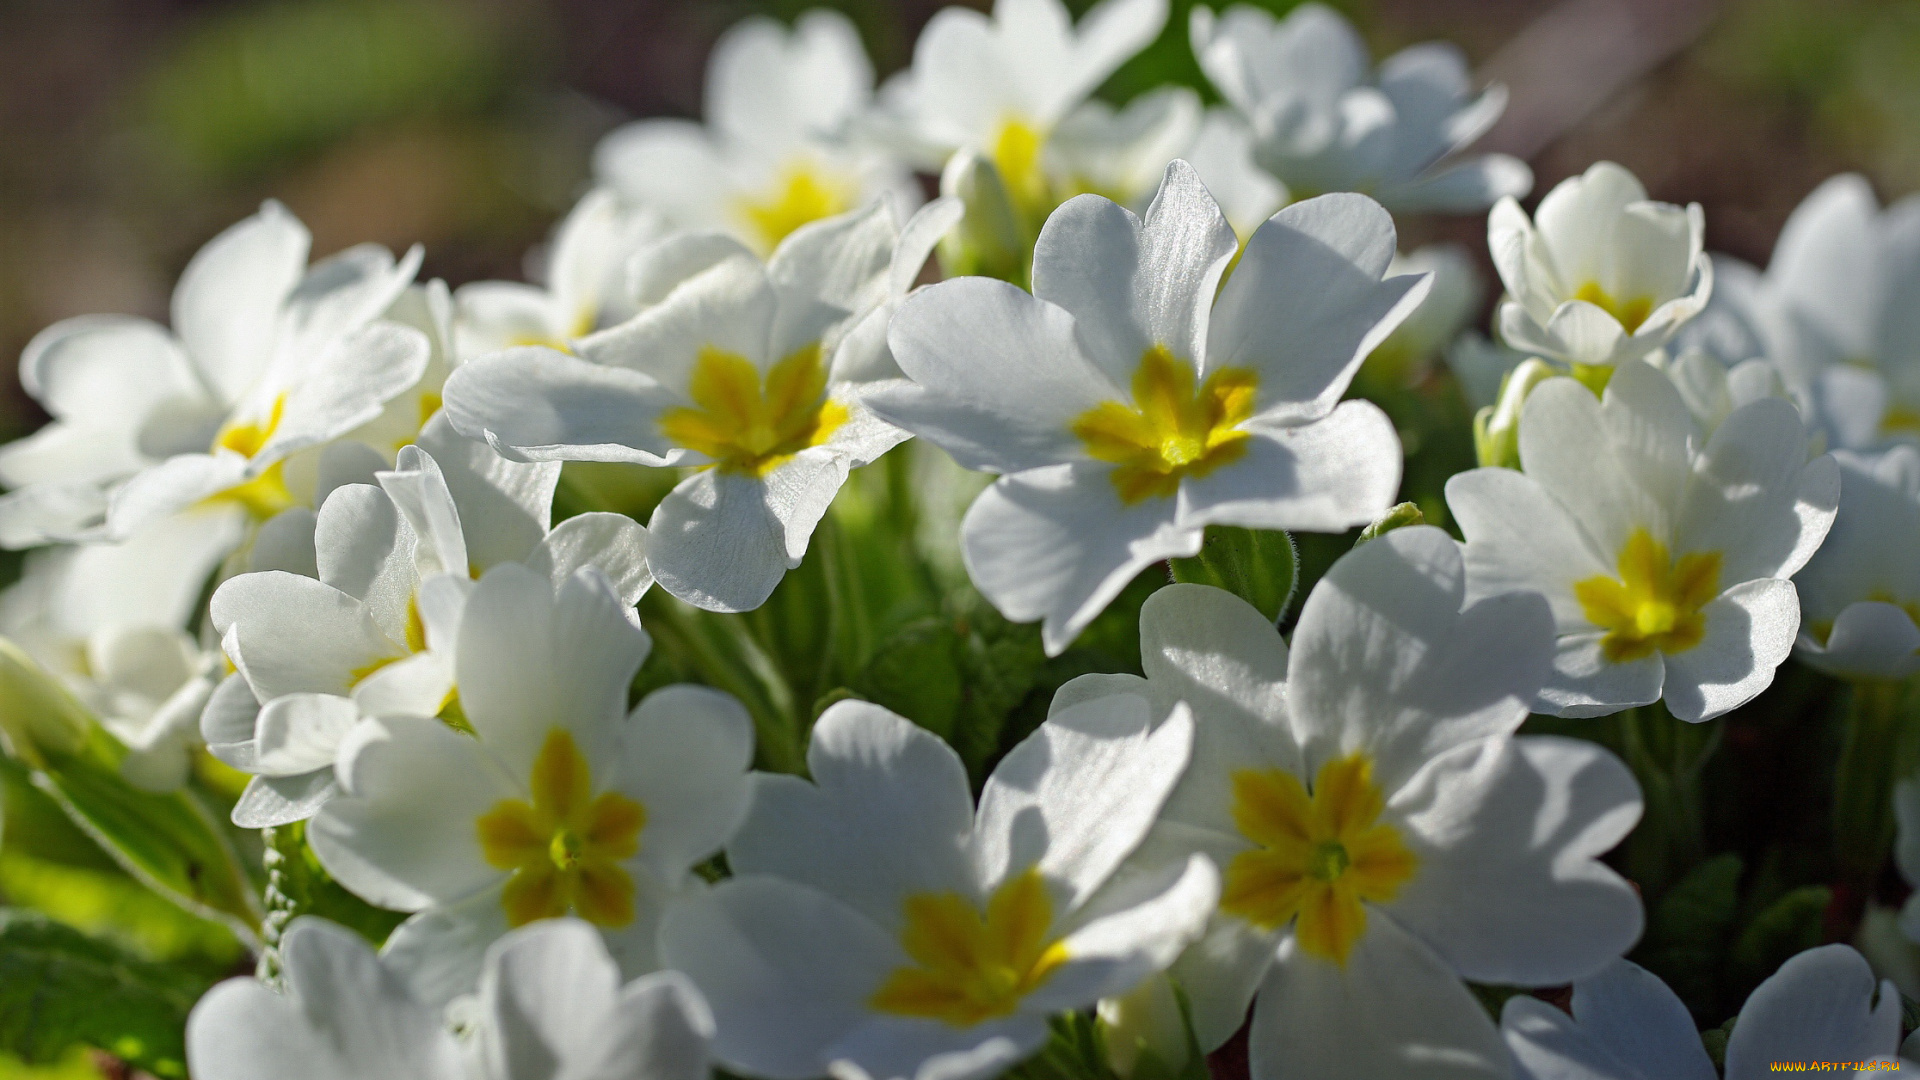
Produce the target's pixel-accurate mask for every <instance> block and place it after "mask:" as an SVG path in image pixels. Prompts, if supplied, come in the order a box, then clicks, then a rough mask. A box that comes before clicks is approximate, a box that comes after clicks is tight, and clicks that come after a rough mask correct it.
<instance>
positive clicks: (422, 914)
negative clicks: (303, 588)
mask: <svg viewBox="0 0 1920 1080" xmlns="http://www.w3.org/2000/svg"><path fill="white" fill-rule="evenodd" d="M647 649H648V640H647V636H646V634H645V633H644V632H643V631H642V630H641V629H640V628H639V627H638V626H636V625H635V624H634V623H633V622H632V621H631V620H630V618H629V616H628V611H627V605H626V603H625V602H624V601H623V600H622V599H621V598H620V597H619V596H617V595H615V594H614V592H613V589H612V587H611V586H610V585H609V584H608V583H607V581H606V579H605V578H604V577H603V576H601V575H600V574H599V573H598V572H597V571H595V570H592V569H588V570H582V571H580V572H578V573H576V574H575V575H574V576H573V577H571V578H569V579H567V581H566V583H565V584H563V585H562V586H561V587H560V588H559V590H558V591H557V592H556V591H555V589H554V587H553V585H552V584H551V583H550V582H549V581H548V580H547V579H546V578H545V577H544V576H541V575H538V574H535V573H534V572H533V571H531V570H529V569H527V568H526V567H523V566H520V565H518V564H515V563H504V564H502V565H499V566H496V567H494V568H493V569H492V570H490V571H488V572H487V573H486V575H485V576H483V577H482V578H481V579H480V582H479V584H478V585H476V586H474V587H473V590H472V594H471V595H470V596H469V597H468V599H467V602H466V606H465V609H464V611H463V612H462V613H461V618H460V623H459V627H458V637H457V641H456V656H455V662H454V667H455V680H456V682H457V684H458V685H459V688H460V705H461V713H462V719H463V720H464V722H465V726H466V727H467V728H468V729H469V731H470V733H469V732H468V731H460V730H456V729H455V728H454V727H453V726H451V725H450V724H448V723H446V722H443V721H441V720H437V719H426V718H418V717H394V718H387V719H366V720H362V721H360V722H359V723H358V724H357V725H355V726H354V727H353V728H352V729H351V730H350V731H349V732H348V733H347V734H346V736H345V738H344V739H342V740H341V743H340V749H339V753H338V759H337V765H336V770H337V772H338V774H339V778H340V786H341V788H342V793H341V794H340V795H339V796H338V797H336V798H334V799H333V800H332V801H330V802H328V803H327V804H326V805H325V806H324V807H323V808H322V809H321V810H320V813H319V814H318V815H317V816H316V817H314V818H313V820H312V821H311V822H310V823H309V824H308V827H307V828H308V832H307V837H308V841H309V843H311V844H312V846H313V850H314V853H315V854H316V855H318V856H319V858H320V861H321V863H322V864H323V865H324V866H325V867H326V868H327V870H328V872H329V873H331V874H332V875H333V876H334V877H335V878H336V879H337V880H339V881H340V883H341V884H343V885H345V886H346V887H347V888H348V889H351V890H352V891H353V892H354V893H356V894H357V895H359V896H361V897H362V898H364V899H366V900H367V901H369V902H370V903H373V904H376V905H378V906H380V907H385V908H390V909H394V910H398V911H408V912H414V913H415V914H414V915H413V917H412V918H410V919H408V920H407V921H406V923H404V924H402V925H401V927H400V928H399V929H398V930H396V931H395V932H394V935H393V937H392V938H390V939H389V940H388V943H387V946H386V950H385V951H386V954H387V955H388V956H389V957H390V958H391V959H392V960H393V961H394V962H395V963H396V964H398V965H399V966H400V967H401V968H402V969H403V970H404V971H406V973H407V975H408V977H409V979H410V980H411V982H412V984H413V985H414V987H415V990H416V992H417V993H420V994H421V995H422V996H424V997H426V998H428V999H429V1000H432V1001H436V1002H444V1001H447V1000H449V999H451V998H452V997H454V996H456V995H458V994H460V993H463V992H465V991H467V990H469V989H471V988H472V986H473V985H474V980H475V979H476V978H477V976H478V974H479V964H480V958H481V954H482V953H483V952H484V950H485V947H486V945H487V943H488V942H490V941H492V940H494V939H495V938H497V937H499V936H500V935H501V934H504V933H505V932H506V931H507V930H508V929H509V928H511V927H515V926H520V925H524V924H526V923H529V922H532V921H534V920H537V919H543V918H549V917H553V916H559V915H565V914H568V913H573V914H577V915H579V916H580V917H582V918H584V919H586V920H587V921H588V922H591V923H593V924H594V925H595V926H597V927H599V928H600V930H601V932H602V933H603V934H604V935H605V936H606V937H607V939H608V946H609V948H611V949H612V951H613V954H614V956H615V958H616V959H618V960H619V961H620V965H621V969H622V970H623V971H625V972H627V973H628V974H629V975H635V974H639V973H642V972H645V971H650V970H653V969H654V968H655V967H657V966H658V965H657V964H655V962H654V928H655V926H656V924H657V920H658V919H659V916H660V913H661V910H662V909H663V907H664V906H665V904H666V903H667V901H668V900H669V899H671V898H672V897H673V896H674V895H676V894H678V893H679V892H681V891H683V890H685V889H688V888H697V887H698V885H697V883H698V878H697V877H695V876H694V875H693V873H692V868H693V867H694V866H695V865H697V864H699V863H700V862H701V861H703V860H705V859H707V858H709V857H710V856H712V855H713V854H714V853H715V852H716V851H718V850H719V848H720V846H721V844H723V843H725V842H726V840H727V838H728V837H729V836H730V835H732V833H733V830H734V827H735V826H736V825H737V824H738V822H739V820H740V818H741V815H742V814H743V813H744V812H745V809H746V801H747V780H746V769H747V765H748V763H749V761H750V760H751V758H752V756H753V725H752V721H751V720H749V719H748V717H747V713H746V710H745V709H743V708H741V706H740V704H739V703H738V702H736V701H734V700H733V699H732V698H730V697H728V696H727V695H725V694H722V693H719V692H718V691H714V690H708V689H706V688H704V687H697V686H670V687H667V688H665V689H663V690H657V691H655V692H654V693H652V694H650V695H648V696H647V698H646V699H645V700H644V701H642V702H641V703H640V705H639V706H638V707H637V708H635V709H634V710H633V711H632V712H631V713H629V712H628V710H627V690H628V687H629V686H630V685H631V683H632V681H633V676H634V673H635V672H636V671H638V670H639V667H640V663H641V661H642V660H643V659H644V658H645V656H646V653H647Z"/></svg>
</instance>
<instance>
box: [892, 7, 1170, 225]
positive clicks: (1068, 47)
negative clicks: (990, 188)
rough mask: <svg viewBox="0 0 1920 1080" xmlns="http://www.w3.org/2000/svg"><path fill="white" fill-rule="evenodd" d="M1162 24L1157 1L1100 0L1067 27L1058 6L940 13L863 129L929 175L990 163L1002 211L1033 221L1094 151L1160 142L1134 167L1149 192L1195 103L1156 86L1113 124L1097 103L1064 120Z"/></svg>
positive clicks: (1066, 15) (1063, 11)
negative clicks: (1151, 158)
mask: <svg viewBox="0 0 1920 1080" xmlns="http://www.w3.org/2000/svg"><path fill="white" fill-rule="evenodd" d="M1166 21H1167V0H1103V2H1102V3H1100V4H1098V5H1096V6H1095V7H1094V8H1093V9H1092V10H1091V11H1088V12H1087V13H1086V15H1085V16H1083V17H1082V18H1081V19H1080V21H1079V23H1078V25H1076V24H1075V23H1074V22H1073V19H1072V16H1071V15H1070V14H1069V13H1068V11H1067V8H1066V5H1065V4H1063V3H1061V2H1060V0H995V3H994V7H993V14H992V16H991V17H989V16H987V15H985V14H983V13H981V12H978V11H973V10H970V9H968V8H964V7H946V8H942V9H940V10H939V11H938V12H936V13H935V14H934V16H933V18H932V19H931V20H930V21H929V22H928V23H927V26H926V29H925V30H923V31H921V33H920V39H919V41H918V42H916V43H915V44H914V50H913V64H912V66H911V67H909V68H908V69H907V70H905V71H902V72H900V73H899V74H897V75H895V76H893V77H892V78H891V79H889V80H887V83H886V85H885V86H883V87H882V88H881V94H880V97H881V100H880V105H879V108H878V111H877V113H876V115H875V116H874V117H873V118H871V121H870V122H871V123H872V124H873V126H874V127H875V128H876V129H877V130H878V132H879V134H880V135H881V137H882V138H883V139H884V140H885V141H887V142H889V143H891V144H892V145H894V146H895V147H896V148H897V149H898V150H899V151H900V152H901V153H902V154H903V155H904V156H906V157H907V158H908V159H910V160H913V161H914V162H915V163H916V164H918V165H919V166H921V167H922V168H925V169H928V170H930V171H941V169H942V167H943V165H947V166H950V163H951V162H952V161H953V159H954V158H955V155H956V154H962V153H964V154H966V155H968V156H972V157H977V158H978V159H981V160H982V161H984V162H987V163H990V164H991V165H992V167H993V171H994V172H995V173H996V174H997V176H998V179H999V182H1000V183H1001V184H1002V185H1003V186H1004V189H1005V193H1006V196H1007V197H1008V198H1009V199H1010V200H1011V202H1012V204H1013V206H1014V207H1015V208H1016V209H1017V210H1018V211H1019V213H1020V214H1022V215H1024V216H1025V217H1027V218H1028V219H1030V220H1031V221H1032V222H1033V223H1034V224H1035V225H1037V224H1038V223H1039V222H1040V221H1042V220H1044V219H1045V217H1046V214H1047V211H1049V210H1051V209H1052V208H1053V207H1054V206H1055V205H1056V204H1057V203H1058V202H1059V201H1060V200H1061V199H1064V198H1066V197H1067V196H1069V195H1072V194H1074V192H1073V191H1072V190H1068V191H1066V192H1065V194H1061V191H1060V189H1061V187H1062V186H1063V185H1066V184H1067V182H1068V181H1070V180H1071V178H1072V173H1073V170H1074V165H1075V163H1076V162H1085V161H1087V160H1088V159H1089V157H1091V156H1096V155H1097V152H1098V148H1099V147H1102V146H1105V147H1107V148H1108V150H1109V151H1118V152H1119V153H1120V154H1121V156H1123V157H1124V156H1137V155H1138V154H1140V153H1141V152H1142V151H1141V150H1140V149H1139V148H1141V147H1143V146H1148V145H1151V144H1153V143H1154V142H1156V141H1159V140H1170V141H1169V146H1168V147H1167V148H1168V149H1171V151H1172V152H1169V153H1167V157H1165V158H1162V159H1161V160H1160V161H1158V162H1149V163H1142V166H1141V167H1143V168H1144V169H1146V170H1148V172H1147V175H1145V176H1143V177H1141V179H1143V180H1144V181H1145V184H1146V190H1151V186H1152V184H1153V182H1154V179H1155V175H1154V174H1157V173H1158V172H1159V170H1160V168H1161V167H1162V166H1164V165H1165V164H1166V162H1167V160H1168V159H1170V158H1171V157H1172V156H1173V154H1174V153H1177V152H1178V150H1179V149H1180V148H1179V147H1178V146H1174V145H1171V144H1172V143H1178V142H1180V141H1182V140H1181V138H1180V134H1179V133H1180V132H1182V131H1184V132H1186V133H1187V134H1188V135H1189V136H1190V134H1191V131H1192V126H1193V125H1194V124H1195V123H1197V121H1198V112H1199V107H1198V103H1197V101H1196V100H1194V99H1192V98H1191V97H1189V96H1187V95H1185V94H1182V93H1180V92H1178V91H1171V90H1162V91H1159V92H1156V93H1153V94H1148V95H1144V96H1143V98H1142V99H1141V101H1137V102H1135V103H1134V104H1133V105H1131V106H1129V107H1128V108H1127V109H1125V110H1122V112H1121V113H1120V115H1119V117H1118V118H1115V117H1113V115H1112V113H1111V110H1109V109H1107V107H1105V106H1102V105H1095V106H1092V108H1091V110H1090V111H1088V112H1087V113H1086V114H1085V115H1082V116H1074V117H1073V119H1072V120H1071V121H1070V122H1069V117H1070V115H1072V114H1074V113H1075V110H1076V109H1079V108H1081V106H1082V104H1083V103H1085V102H1086V101H1087V99H1088V97H1089V96H1091V95H1092V93H1093V92H1094V90H1096V89H1098V88H1099V86H1100V84H1101V83H1103V82H1105V81H1106V80H1107V77H1108V76H1109V75H1112V74H1113V72H1114V71H1115V69H1117V68H1119V66H1120V65H1121V64H1123V63H1125V62H1126V61H1127V60H1128V59H1130V58H1131V57H1132V56H1133V55H1134V54H1135V53H1137V52H1139V51H1140V50H1141V49H1143V48H1145V47H1146V46H1147V45H1148V44H1149V43H1151V42H1152V41H1153V39H1154V38H1155V37H1157V36H1158V35H1159V33H1160V30H1161V28H1162V27H1163V26H1165V25H1166ZM1056 135H1058V136H1060V138H1059V139H1058V140H1056ZM1056 143H1057V144H1056ZM1127 147H1133V148H1135V150H1134V154H1133V155H1128V154H1127V153H1126V150H1125V148H1127ZM1136 172H1137V170H1136ZM1089 179H1092V177H1089ZM946 193H947V194H954V192H952V191H951V190H949V191H947V192H946ZM1028 235H1029V236H1031V235H1032V234H1031V233H1028Z"/></svg>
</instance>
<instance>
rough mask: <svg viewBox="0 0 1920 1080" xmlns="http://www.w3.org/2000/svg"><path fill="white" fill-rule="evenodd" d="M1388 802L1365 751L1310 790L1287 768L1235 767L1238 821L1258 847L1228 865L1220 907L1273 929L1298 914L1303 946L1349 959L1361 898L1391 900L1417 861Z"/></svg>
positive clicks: (1325, 770)
mask: <svg viewBox="0 0 1920 1080" xmlns="http://www.w3.org/2000/svg"><path fill="white" fill-rule="evenodd" d="M1385 808H1386V800H1385V798H1384V796H1382V795H1381V793H1380V788H1379V786H1378V785H1376V784H1375V783H1374V780H1373V762H1372V760H1371V759H1369V758H1368V757H1367V756H1366V755H1365V754H1353V755H1350V756H1348V757H1344V758H1337V759H1335V760H1333V761H1329V762H1327V763H1326V764H1325V765H1322V766H1321V767H1320V772H1319V775H1318V776H1316V777H1315V778H1314V782H1313V792H1312V794H1308V792H1307V789H1306V786H1305V785H1304V784H1302V783H1301V782H1300V779H1299V778H1298V777H1296V776H1294V775H1293V774H1292V773H1290V772H1287V771H1286V770H1284V769H1243V770H1241V771H1240V772H1236V773H1234V774H1233V806H1232V811H1233V820H1234V823H1235V824H1236V825H1238V826H1239V827H1240V832H1241V833H1242V834H1243V835H1244V836H1245V837H1246V838H1247V839H1248V840H1251V841H1253V843H1254V844H1255V845H1256V846H1255V847H1253V848H1251V849H1249V850H1247V851H1243V852H1241V853H1240V854H1238V855H1236V856H1234V858H1233V861H1232V862H1231V863H1228V864H1227V874H1226V880H1225V882H1224V883H1223V884H1222V888H1221V893H1220V910H1222V911H1224V912H1226V913H1227V914H1229V915H1236V916H1239V917H1240V918H1242V919H1245V920H1247V921H1248V922H1250V923H1253V924H1254V925H1255V926H1259V927H1262V928H1263V929H1267V930H1277V929H1280V928H1281V927H1284V926H1286V925H1287V923H1288V922H1290V921H1291V922H1293V924H1294V928H1293V933H1294V937H1295V939H1296V940H1298V941H1299V943H1300V947H1301V948H1302V949H1305V950H1306V951H1307V952H1309V953H1312V954H1314V955H1316V956H1319V957H1322V958H1324V959H1327V960H1332V961H1334V962H1335V963H1339V964H1345V963H1346V961H1347V956H1348V954H1350V953H1351V952H1352V951H1353V945H1354V943H1355V942H1356V941H1359V940H1360V935H1361V934H1363V933H1365V932H1366V929H1367V912H1366V908H1364V907H1363V906H1361V903H1360V902H1361V901H1362V900H1367V901H1371V902H1374V903H1385V902H1386V901H1389V900H1392V899H1393V898H1394V896H1395V895H1396V894H1398V893H1399V891H1400V887H1401V886H1402V885H1405V884H1406V883H1407V881H1408V879H1410V878H1412V877H1413V874H1414V870H1415V869H1416V868H1417V866H1418V860H1417V859H1416V858H1415V857H1414V854H1413V852H1411V851H1409V850H1408V849H1407V846H1406V843H1405V842H1404V841H1402V840H1401V839H1400V833H1399V830H1397V829H1395V828H1394V827H1393V826H1392V825H1389V824H1385V823H1382V822H1381V821H1380V813H1381V811H1382V810H1384V809H1385Z"/></svg>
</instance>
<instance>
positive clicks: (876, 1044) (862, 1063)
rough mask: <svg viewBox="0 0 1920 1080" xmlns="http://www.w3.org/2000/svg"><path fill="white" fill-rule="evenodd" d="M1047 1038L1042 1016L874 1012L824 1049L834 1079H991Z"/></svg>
mask: <svg viewBox="0 0 1920 1080" xmlns="http://www.w3.org/2000/svg"><path fill="white" fill-rule="evenodd" d="M1046 1041H1047V1027H1046V1024H1045V1023H1044V1022H1043V1021H1042V1020H1041V1019H1040V1018H1039V1017H1037V1016H1027V1015H1016V1016H1010V1017H1006V1018H1005V1019H1001V1020H988V1021H985V1022H983V1023H979V1024H975V1025H973V1026H972V1027H965V1028H956V1027H954V1026H953V1025H951V1024H948V1023H946V1022H944V1021H941V1020H922V1019H917V1018H913V1017H902V1016H886V1015H878V1016H876V1015H872V1014H869V1016H868V1017H867V1018H866V1019H865V1020H864V1021H863V1022H862V1023H861V1024H860V1025H859V1026H857V1027H855V1028H854V1029H853V1030H852V1031H851V1032H849V1033H848V1034H847V1035H846V1036H845V1037H844V1038H841V1039H837V1040H835V1041H834V1043H833V1045H832V1046H829V1047H827V1048H826V1050H824V1051H823V1052H822V1056H823V1057H824V1058H826V1059H827V1062H828V1064H827V1071H828V1075H830V1076H832V1077H833V1078H834V1080H988V1078H989V1077H993V1076H998V1075H1001V1074H1003V1073H1005V1072H1006V1070H1007V1068H1008V1067H1009V1066H1011V1065H1013V1064H1015V1063H1016V1062H1019V1061H1020V1060H1022V1059H1024V1058H1027V1057H1031V1056H1032V1055H1033V1052H1034V1051H1036V1050H1038V1049H1039V1048H1040V1047H1041V1046H1042V1045H1044V1044H1045V1043H1046Z"/></svg>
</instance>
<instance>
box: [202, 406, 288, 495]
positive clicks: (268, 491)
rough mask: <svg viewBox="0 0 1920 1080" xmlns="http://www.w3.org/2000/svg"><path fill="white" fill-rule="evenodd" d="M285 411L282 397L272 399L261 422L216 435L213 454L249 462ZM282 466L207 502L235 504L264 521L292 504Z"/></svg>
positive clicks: (246, 423)
mask: <svg viewBox="0 0 1920 1080" xmlns="http://www.w3.org/2000/svg"><path fill="white" fill-rule="evenodd" d="M286 408H287V398H286V395H285V394H282V395H281V396H279V397H277V398H275V399H274V402H273V408H272V410H271V411H269V412H268V413H267V418H266V419H265V420H244V421H239V422H236V423H231V424H228V425H227V426H225V427H223V428H221V429H220V432H219V434H217V435H215V436H214V437H213V450H214V452H215V453H218V452H220V451H222V450H227V451H231V452H233V453H236V454H239V455H240V456H241V457H245V458H252V457H253V456H254V455H255V454H258V453H259V452H260V451H261V449H262V448H263V447H265V446H266V445H267V442H268V441H269V440H270V439H272V438H273V433H274V431H275V430H276V429H277V428H279V426H280V417H281V415H282V414H283V413H285V412H286ZM285 464H286V463H285V462H281V461H276V462H274V463H273V464H271V465H269V466H267V468H266V469H265V470H264V471H262V472H261V473H260V475H258V476H256V477H254V478H253V479H251V480H248V481H245V482H244V483H240V484H236V485H234V486H233V487H230V488H228V489H227V490H225V491H223V492H221V493H219V494H218V495H215V496H213V497H212V498H210V499H209V500H208V501H209V502H214V501H222V502H235V503H239V504H240V505H241V506H243V507H246V509H247V512H248V513H250V514H252V515H253V516H254V517H256V518H259V519H260V520H263V521H264V520H266V519H267V518H270V517H272V516H274V515H275V514H278V513H279V512H280V511H282V510H285V509H287V508H288V507H291V506H292V505H293V504H294V498H293V493H292V492H291V491H289V490H287V481H286V475H285Z"/></svg>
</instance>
